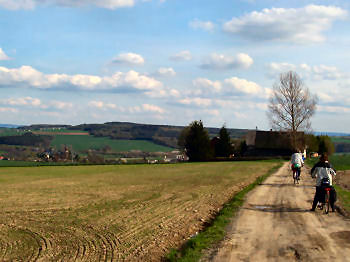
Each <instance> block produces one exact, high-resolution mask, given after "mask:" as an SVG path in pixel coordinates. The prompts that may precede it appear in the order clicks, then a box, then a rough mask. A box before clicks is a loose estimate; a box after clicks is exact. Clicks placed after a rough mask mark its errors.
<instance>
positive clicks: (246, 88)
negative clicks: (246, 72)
mask: <svg viewBox="0 0 350 262" xmlns="http://www.w3.org/2000/svg"><path fill="white" fill-rule="evenodd" d="M224 83H225V85H226V86H227V87H228V89H227V91H228V92H229V93H232V94H236V93H241V94H247V95H259V94H261V93H262V92H264V90H263V89H262V88H261V87H260V86H259V85H258V84H256V83H254V82H250V81H248V80H245V79H241V78H237V77H232V78H228V79H225V80H224Z"/></svg>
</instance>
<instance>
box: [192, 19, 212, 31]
mask: <svg viewBox="0 0 350 262" xmlns="http://www.w3.org/2000/svg"><path fill="white" fill-rule="evenodd" d="M189 26H190V27H191V28H193V29H202V30H204V31H209V32H212V31H213V30H214V24H213V23H212V22H210V21H200V20H198V19H194V20H193V21H191V22H190V23H189Z"/></svg>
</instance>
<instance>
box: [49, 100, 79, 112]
mask: <svg viewBox="0 0 350 262" xmlns="http://www.w3.org/2000/svg"><path fill="white" fill-rule="evenodd" d="M48 107H52V108H55V109H58V110H64V109H70V108H73V104H72V103H69V102H63V101H57V100H54V101H51V102H49V104H48Z"/></svg>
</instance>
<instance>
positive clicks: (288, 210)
mask: <svg viewBox="0 0 350 262" xmlns="http://www.w3.org/2000/svg"><path fill="white" fill-rule="evenodd" d="M243 209H247V210H253V211H260V212H272V213H280V212H282V213H297V212H302V213H306V212H310V209H302V208H297V207H283V206H277V205H249V206H248V207H243Z"/></svg>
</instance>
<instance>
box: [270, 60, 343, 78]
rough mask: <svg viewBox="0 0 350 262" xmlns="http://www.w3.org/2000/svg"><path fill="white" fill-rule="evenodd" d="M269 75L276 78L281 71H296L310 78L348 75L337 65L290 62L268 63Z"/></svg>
mask: <svg viewBox="0 0 350 262" xmlns="http://www.w3.org/2000/svg"><path fill="white" fill-rule="evenodd" d="M268 69H269V76H270V77H273V78H276V76H278V75H279V74H280V73H284V72H288V71H295V72H297V73H298V74H300V75H301V76H302V77H303V78H310V77H312V78H313V79H316V80H321V79H325V80H335V79H341V78H346V77H347V76H346V75H345V74H344V73H342V72H340V71H339V69H338V68H337V67H335V66H326V65H318V66H311V65H308V64H300V65H294V64H289V63H270V64H269V65H268Z"/></svg>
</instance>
